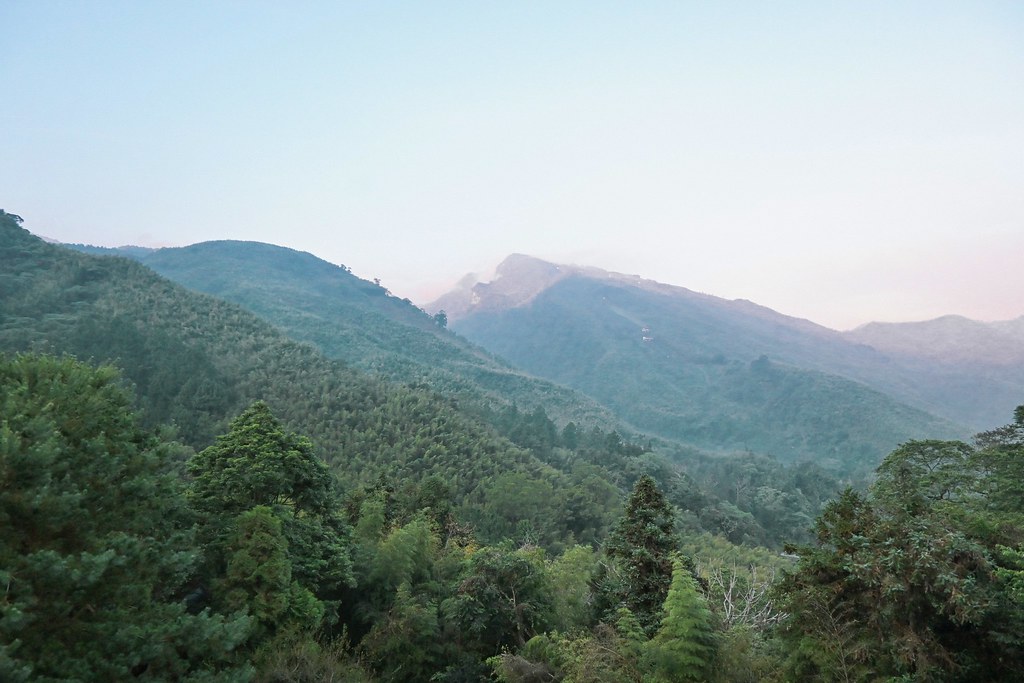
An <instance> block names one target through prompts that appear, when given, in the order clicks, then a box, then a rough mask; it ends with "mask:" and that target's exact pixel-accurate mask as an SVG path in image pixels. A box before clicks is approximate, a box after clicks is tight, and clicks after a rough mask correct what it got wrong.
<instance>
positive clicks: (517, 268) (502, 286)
mask: <svg viewBox="0 0 1024 683" xmlns="http://www.w3.org/2000/svg"><path fill="white" fill-rule="evenodd" d="M579 270H581V269H580V268H579V267H577V266H562V265H557V264H554V263H550V262H548V261H543V260H541V259H539V258H535V257H533V256H527V255H526V254H511V255H509V256H508V257H506V258H505V260H503V261H502V262H501V263H500V264H498V267H497V268H496V269H495V271H494V277H493V278H492V279H491V280H490V282H482V281H480V279H479V278H478V277H477V276H476V275H467V276H466V277H464V278H462V280H460V281H459V283H458V285H456V287H455V289H454V290H452V291H451V292H448V293H447V294H444V295H443V296H441V297H440V298H439V299H437V300H436V301H434V302H432V303H430V304H428V305H427V307H426V309H427V310H428V311H430V312H436V311H440V310H444V311H445V313H447V314H448V318H449V319H450V320H458V319H459V318H462V317H465V316H466V315H468V314H469V313H470V312H471V311H482V310H498V309H505V308H516V307H517V306H523V305H525V304H527V303H529V302H530V301H532V300H533V298H534V297H536V296H537V295H538V294H540V293H541V292H543V291H544V290H545V289H547V288H548V287H550V286H551V285H553V284H555V283H556V282H558V281H559V280H563V279H565V278H566V277H568V276H570V275H572V274H574V273H576V272H578V271H579Z"/></svg>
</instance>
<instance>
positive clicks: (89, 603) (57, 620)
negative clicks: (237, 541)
mask: <svg viewBox="0 0 1024 683" xmlns="http://www.w3.org/2000/svg"><path fill="white" fill-rule="evenodd" d="M116 379H117V375H116V373H115V372H114V371H113V370H112V369H111V368H102V369H99V370H94V369H91V368H88V367H86V366H83V365H81V364H79V363H77V362H74V361H72V360H69V359H66V358H65V359H56V358H48V357H36V356H23V357H19V358H16V359H0V418H2V422H0V583H2V585H3V586H4V591H3V595H2V597H0V679H3V680H5V681H27V680H40V679H44V680H69V681H72V680H109V681H115V680H127V679H130V678H140V679H142V680H154V681H160V680H172V679H173V680H207V675H208V674H209V672H210V670H211V669H216V670H217V671H219V672H220V674H221V676H223V677H234V676H242V675H243V674H244V673H245V671H244V669H242V668H239V667H238V666H237V664H238V663H237V662H233V658H232V651H233V650H234V649H235V648H236V647H238V646H239V644H240V643H241V641H242V640H243V638H244V637H245V633H246V631H247V628H248V619H247V618H246V617H244V616H238V615H235V614H234V612H231V613H230V614H229V615H227V616H225V617H219V616H213V615H211V614H210V613H209V612H202V613H198V614H195V613H190V612H188V611H186V608H185V603H184V601H183V600H182V595H183V594H182V589H183V588H184V587H185V586H186V582H187V581H188V579H189V577H190V575H191V572H192V569H193V567H194V564H195V560H196V549H195V542H194V537H193V534H192V528H191V524H190V520H189V516H188V512H187V509H186V506H185V505H184V499H183V497H182V495H181V483H182V482H181V479H180V477H179V476H177V473H176V472H175V469H176V467H177V466H179V465H180V459H178V455H179V453H178V451H177V450H176V449H175V448H174V447H173V446H172V445H170V444H166V443H163V442H161V441H160V440H159V439H158V438H157V437H156V436H154V435H153V434H150V433H148V432H146V431H144V430H142V429H140V428H139V427H138V425H137V423H136V420H135V418H134V416H133V415H132V413H131V409H130V402H129V398H128V396H127V395H126V394H125V392H124V390H123V389H122V388H121V387H120V386H118V384H117V381H116ZM228 674H230V676H228Z"/></svg>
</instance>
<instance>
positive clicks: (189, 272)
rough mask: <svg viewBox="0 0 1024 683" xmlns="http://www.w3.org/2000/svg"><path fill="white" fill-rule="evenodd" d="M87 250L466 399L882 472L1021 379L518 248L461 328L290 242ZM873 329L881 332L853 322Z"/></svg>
mask: <svg viewBox="0 0 1024 683" xmlns="http://www.w3.org/2000/svg"><path fill="white" fill-rule="evenodd" d="M77 248H79V249H86V250H93V251H101V252H107V253H109V252H111V251H116V252H117V253H120V254H122V255H126V256H129V257H131V258H133V259H136V260H138V261H140V262H142V263H144V264H146V265H147V266H149V267H151V268H153V269H154V270H156V271H157V272H159V273H161V274H163V275H164V276H166V277H169V278H172V279H174V280H175V281H177V282H180V283H182V284H184V285H186V286H188V287H190V288H193V289H196V290H199V291H203V292H206V293H208V294H212V295H215V296H218V297H221V298H224V299H227V300H230V301H234V302H235V303H238V304H241V305H243V306H245V307H246V308H248V309H249V310H252V311H253V312H255V313H257V314H259V315H261V316H263V317H264V318H265V319H267V320H269V321H270V322H273V323H274V324H275V325H277V326H278V327H279V328H280V329H282V330H284V331H285V332H287V333H288V334H289V336H291V337H292V338H295V339H299V340H303V341H309V342H312V343H314V344H316V345H317V346H318V347H319V348H320V349H321V350H322V351H323V352H324V353H326V354H327V355H328V356H331V357H333V358H337V359H341V360H344V361H345V362H346V363H349V364H351V365H353V366H355V367H359V368H363V369H367V370H371V371H375V372H378V373H381V374H383V375H384V376H386V377H388V378H389V379H392V380H396V381H400V382H404V383H410V384H414V385H415V384H417V383H421V384H423V385H426V386H430V387H431V388H433V389H434V390H436V391H439V392H441V393H444V394H447V395H459V396H460V400H462V401H466V400H470V401H471V402H472V401H475V400H476V399H473V398H472V397H473V396H476V397H478V399H479V401H480V403H481V405H482V404H484V403H487V402H491V403H492V404H493V402H495V401H498V402H504V403H506V404H507V403H510V402H516V403H518V404H520V405H523V406H526V407H530V406H534V405H542V406H544V408H545V410H546V411H548V414H550V415H552V417H554V418H555V419H556V421H557V422H559V423H565V422H566V421H567V420H570V419H572V420H576V421H578V422H581V423H584V424H586V423H588V422H589V423H592V424H606V425H607V424H613V423H616V422H618V423H619V424H621V425H623V426H624V427H625V428H626V429H627V431H630V430H632V431H635V432H638V433H645V434H649V435H652V436H658V437H662V438H665V439H669V440H673V441H678V442H681V443H684V444H690V445H693V446H696V447H699V448H701V449H705V450H712V451H722V452H731V451H745V450H749V451H754V452H760V453H768V454H772V455H774V456H776V457H779V458H780V459H782V460H788V461H797V460H814V461H816V462H819V463H822V464H825V465H829V466H832V467H834V468H836V469H837V470H839V471H847V470H851V469H853V470H859V471H863V470H865V469H870V468H871V467H873V466H874V465H875V464H877V462H878V461H879V460H880V459H881V457H882V456H884V455H885V454H886V453H887V452H888V451H889V450H891V449H892V448H893V447H895V446H896V445H897V444H899V443H900V442H902V441H905V440H907V439H911V438H924V437H966V436H967V435H969V434H970V433H971V432H972V431H973V430H974V429H976V428H981V427H987V426H994V425H996V424H1001V423H1002V422H1004V421H1005V419H1006V416H1007V415H1009V414H1010V412H1012V408H1013V406H1015V405H1016V404H1017V402H1019V398H1020V396H1021V395H1022V390H1024V381H1020V382H1016V381H1015V380H1014V377H1013V373H1012V372H1009V373H1007V372H1005V371H1004V372H1002V373H1001V374H998V375H997V376H995V377H993V376H990V373H986V372H985V371H986V370H987V369H989V366H990V365H991V362H992V361H991V359H990V358H987V357H986V358H978V357H977V356H978V354H977V353H975V355H974V356H970V355H968V357H960V358H955V357H952V356H950V355H949V354H946V355H944V356H943V357H942V358H941V361H940V360H939V359H935V358H933V359H927V358H922V357H920V356H911V355H908V354H905V353H901V350H900V349H898V348H895V346H886V345H885V344H883V343H882V340H885V339H894V340H895V339H898V335H894V334H887V333H886V332H887V331H888V330H889V329H890V328H893V326H882V327H881V328H879V327H878V326H866V327H865V328H861V329H859V330H856V331H854V332H851V333H845V334H844V333H839V332H836V331H833V330H829V329H827V328H824V327H822V326H819V325H816V324H814V323H811V322H809V321H806V320H800V319H796V318H792V317H788V316H785V315H782V314H779V313H777V312H775V311H772V310H770V309H768V308H765V307H762V306H758V305H756V304H754V303H751V302H748V301H727V300H724V299H720V298H717V297H713V296H709V295H706V294H700V293H696V292H692V291H690V290H686V289H684V288H681V287H674V286H670V285H664V284H661V283H657V282H654V281H650V280H646V279H643V278H641V277H638V276H633V275H623V274H618V273H609V272H606V271H602V270H599V269H595V268H586V267H578V266H567V265H558V264H552V263H547V262H544V261H541V260H538V259H534V258H531V257H528V256H522V255H514V256H512V257H509V259H507V260H506V261H505V262H504V263H502V265H501V266H500V267H499V269H498V271H497V275H496V277H495V278H494V279H493V280H492V281H490V282H476V281H473V280H471V279H467V280H464V281H463V282H462V283H461V284H460V286H459V287H458V288H457V289H456V290H455V291H453V292H451V293H449V294H447V295H445V296H444V297H442V298H441V299H439V300H438V301H436V302H433V303H432V304H429V305H428V306H427V307H426V308H427V311H429V312H430V313H435V312H439V311H440V310H444V311H445V312H446V315H447V318H448V320H449V321H450V325H451V327H452V329H453V330H455V331H456V332H458V333H459V334H460V335H463V337H465V338H461V337H460V336H458V335H453V334H452V333H451V332H449V331H448V330H446V329H444V328H443V327H442V326H440V325H439V324H438V321H437V320H435V318H434V317H432V316H431V315H428V314H427V313H425V312H424V311H422V310H420V309H419V308H417V307H416V306H414V305H413V304H412V303H411V302H409V301H407V300H402V299H398V298H396V297H393V296H390V294H389V293H388V292H387V291H386V290H385V289H384V288H383V287H381V286H380V285H379V284H378V283H370V282H367V281H365V280H361V279H359V278H357V277H355V276H353V275H352V274H351V273H350V272H348V270H347V269H346V268H345V267H343V266H337V265H333V264H329V263H327V262H325V261H323V260H321V259H318V258H316V257H315V256H313V255H311V254H305V253H301V252H296V251H293V250H290V249H285V248H282V247H275V246H272V245H266V244H259V243H251V242H208V243H202V244H198V245H193V246H191V247H185V248H180V249H159V250H153V251H146V250H140V249H134V248H133V249H128V250H124V251H121V250H104V249H97V248H88V247H81V246H79V247H77ZM966 322H968V323H969V322H970V321H966ZM975 325H982V327H985V326H984V325H983V324H975ZM1006 325H1007V327H1012V326H1010V324H1006ZM894 329H901V328H900V326H895V327H894ZM985 329H989V328H988V327H985ZM991 329H993V330H996V331H997V332H998V333H999V334H1001V335H1002V336H1003V337H1012V334H1011V333H1010V332H1003V331H1001V330H997V328H996V327H993V328H991ZM868 334H880V335H881V337H880V339H873V338H870V339H869V338H868V337H867V336H862V337H861V338H858V337H857V335H868ZM467 340H468V341H467ZM925 343H927V342H925ZM892 344H893V345H895V344H896V342H895V341H893V342H892ZM908 346H910V347H911V348H912V344H910V345H908ZM955 346H956V345H955V344H952V345H951V348H952V347H955ZM1011 346H1012V345H1011ZM935 348H936V349H938V348H939V347H938V346H936V347H935ZM993 348H995V347H993ZM1000 348H1002V347H1000ZM483 349H487V351H484V350H483ZM1005 350H1006V349H1002V351H1005ZM962 353H963V352H962ZM986 363H987V364H988V365H986ZM1010 368H1011V370H1013V369H1019V368H1017V366H1015V365H1012V363H1011V365H1010ZM1004 370H1005V368H1004ZM573 390H575V391H573ZM979 396H982V397H983V400H978V399H979ZM619 421H621V422H619Z"/></svg>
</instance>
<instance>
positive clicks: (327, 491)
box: [188, 401, 352, 597]
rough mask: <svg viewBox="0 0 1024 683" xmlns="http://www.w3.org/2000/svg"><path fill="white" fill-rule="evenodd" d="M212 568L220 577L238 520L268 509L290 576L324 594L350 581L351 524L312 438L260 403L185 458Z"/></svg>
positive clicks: (313, 590)
mask: <svg viewBox="0 0 1024 683" xmlns="http://www.w3.org/2000/svg"><path fill="white" fill-rule="evenodd" d="M188 471H189V473H190V474H191V475H192V477H193V479H192V483H191V487H190V489H189V492H188V493H189V500H190V501H191V503H192V505H193V507H194V508H195V509H196V510H197V511H198V512H199V514H200V516H201V521H202V525H203V526H202V536H203V540H204V541H205V542H206V550H207V556H208V562H209V565H210V571H211V572H212V573H213V574H214V575H215V576H222V575H223V574H224V572H225V569H226V566H225V565H226V561H227V558H228V549H227V546H226V544H227V542H228V538H229V536H230V535H231V534H232V533H233V531H234V529H233V525H234V523H235V520H236V518H237V517H238V516H239V515H240V514H242V513H244V512H247V511H249V510H252V509H253V508H255V507H257V506H265V507H266V508H268V509H269V510H272V511H273V514H274V515H276V516H277V517H278V518H279V519H280V520H281V529H282V532H283V534H284V538H285V539H286V541H287V547H288V551H287V552H288V561H289V563H290V564H291V574H292V576H293V578H294V579H296V580H297V581H298V582H299V584H300V585H301V586H303V587H304V588H306V589H307V590H309V591H311V592H313V593H314V594H316V595H318V596H319V597H323V596H324V595H328V594H332V593H333V592H334V591H336V590H338V589H340V588H341V587H342V586H344V585H347V584H350V583H351V582H352V569H351V560H350V558H349V540H348V537H349V529H348V525H347V524H345V522H344V521H343V520H342V517H341V514H340V508H341V504H340V500H339V497H338V495H337V492H336V490H335V483H334V479H333V477H332V475H331V473H330V471H329V470H328V468H327V465H326V463H324V462H323V460H321V459H319V458H317V457H316V455H315V454H314V453H313V446H312V444H311V443H310V441H309V440H308V439H306V438H305V437H301V436H298V435H295V434H289V433H287V432H285V430H284V428H283V427H282V426H281V424H280V422H278V420H277V419H276V418H275V417H274V416H273V414H272V413H271V412H270V408H269V407H268V406H267V404H266V403H263V402H262V401H258V402H256V403H254V404H253V405H252V406H250V407H249V408H248V409H246V410H245V411H243V412H242V414H241V415H239V416H238V417H237V418H235V419H234V420H233V421H232V422H231V426H230V430H229V431H228V433H227V434H225V435H223V436H219V437H217V441H216V443H215V444H214V445H212V446H210V447H209V448H207V449H205V450H203V451H202V452H200V453H198V454H197V455H195V456H194V457H193V458H192V459H191V460H190V461H189V462H188Z"/></svg>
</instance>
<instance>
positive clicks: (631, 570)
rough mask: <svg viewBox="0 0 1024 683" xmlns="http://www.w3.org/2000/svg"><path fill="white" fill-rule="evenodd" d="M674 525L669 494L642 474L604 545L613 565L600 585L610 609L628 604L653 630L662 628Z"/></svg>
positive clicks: (669, 579)
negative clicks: (622, 513)
mask: <svg viewBox="0 0 1024 683" xmlns="http://www.w3.org/2000/svg"><path fill="white" fill-rule="evenodd" d="M673 531H674V522H673V516H672V509H671V507H669V504H668V502H667V501H666V500H665V497H664V496H663V495H662V493H661V491H660V490H659V489H658V487H657V485H656V484H655V483H654V479H652V478H651V477H650V476H648V475H644V476H642V477H640V479H639V480H638V481H637V483H636V485H635V486H634V487H633V493H632V494H631V495H630V497H629V502H628V503H627V504H626V514H625V516H624V517H623V518H622V520H621V521H620V522H619V524H618V526H617V527H616V528H615V530H614V531H613V532H612V533H611V534H610V535H609V538H608V543H607V545H606V546H605V553H606V555H607V556H608V559H609V560H610V563H609V564H610V567H609V569H608V571H607V573H606V575H605V576H604V578H603V580H602V586H601V590H602V593H603V594H604V595H603V598H604V602H605V607H606V609H607V610H608V611H610V612H614V610H615V609H617V608H618V607H626V608H628V609H629V610H630V611H631V612H632V613H633V614H634V615H635V616H636V618H637V620H638V621H639V622H640V625H641V626H642V627H643V628H644V631H645V632H646V633H647V635H648V636H651V635H653V634H654V632H655V631H656V630H657V628H658V624H659V623H660V621H661V608H662V605H663V604H664V602H665V598H666V596H667V595H668V590H669V585H670V583H671V582H672V558H671V554H672V551H673V550H674V549H675V546H676V539H675V536H674V535H673Z"/></svg>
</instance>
